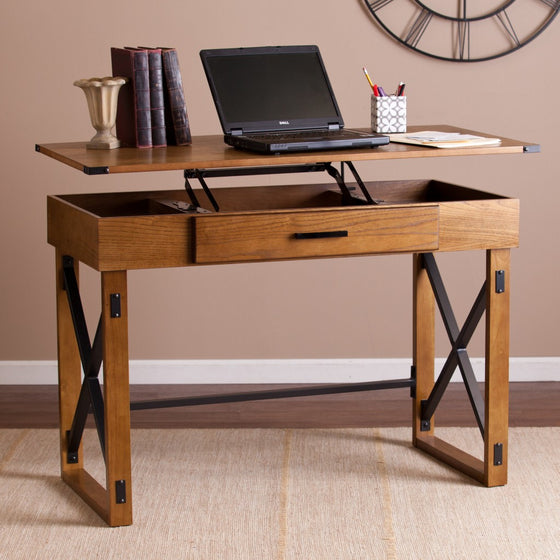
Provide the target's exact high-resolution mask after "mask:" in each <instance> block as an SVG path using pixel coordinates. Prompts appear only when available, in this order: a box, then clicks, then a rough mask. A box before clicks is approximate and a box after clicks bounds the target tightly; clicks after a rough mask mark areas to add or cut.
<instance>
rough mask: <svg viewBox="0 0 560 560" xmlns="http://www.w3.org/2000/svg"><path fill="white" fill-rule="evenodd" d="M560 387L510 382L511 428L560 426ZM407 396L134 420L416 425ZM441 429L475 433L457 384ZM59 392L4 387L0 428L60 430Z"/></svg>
mask: <svg viewBox="0 0 560 560" xmlns="http://www.w3.org/2000/svg"><path fill="white" fill-rule="evenodd" d="M273 387H282V386H278V385H276V386H271V385H266V386H254V385H226V386H224V385H133V386H131V390H130V392H131V400H133V401H134V400H150V399H160V398H168V397H185V396H190V395H202V394H212V393H224V392H228V391H231V392H236V391H248V390H253V389H254V390H259V389H269V388H273ZM559 402H560V382H541V383H511V384H510V426H560V407H559V405H558V403H559ZM411 406H412V403H411V399H410V392H409V390H408V389H392V390H385V391H374V392H365V393H346V394H342V395H326V396H319V397H297V398H291V399H275V400H268V401H251V402H242V403H230V404H219V405H204V406H194V407H183V408H167V409H157V410H137V411H133V412H132V413H131V418H132V427H134V428H260V427H264V428H303V427H306V428H307V427H309V428H323V427H327V428H331V427H370V426H375V427H387V426H410V421H411V420H410V416H411ZM435 422H436V425H438V426H476V423H475V420H474V416H473V413H472V410H471V408H470V404H469V401H468V398H467V395H466V391H465V389H464V387H463V385H462V384H460V383H452V384H450V386H449V388H448V391H447V392H446V394H445V396H444V398H443V399H442V401H441V403H440V406H439V408H438V410H437V413H436V417H435ZM57 425H58V409H57V387H56V386H54V385H41V386H36V385H31V386H30V385H3V386H1V387H0V428H54V427H56V426H57Z"/></svg>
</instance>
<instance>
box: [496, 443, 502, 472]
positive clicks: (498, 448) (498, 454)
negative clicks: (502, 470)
mask: <svg viewBox="0 0 560 560" xmlns="http://www.w3.org/2000/svg"><path fill="white" fill-rule="evenodd" d="M503 464H504V445H503V444H502V443H495V444H494V465H495V466H496V467H500V466H501V465H503Z"/></svg>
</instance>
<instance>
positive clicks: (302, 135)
mask: <svg viewBox="0 0 560 560" xmlns="http://www.w3.org/2000/svg"><path fill="white" fill-rule="evenodd" d="M248 136H250V137H251V138H253V139H256V140H263V141H265V142H266V141H270V140H276V141H278V140H282V141H286V140H305V139H321V138H348V137H354V136H356V132H354V131H347V130H344V129H343V130H297V131H293V132H287V131H285V132H282V131H280V132H266V133H262V134H250V135H248Z"/></svg>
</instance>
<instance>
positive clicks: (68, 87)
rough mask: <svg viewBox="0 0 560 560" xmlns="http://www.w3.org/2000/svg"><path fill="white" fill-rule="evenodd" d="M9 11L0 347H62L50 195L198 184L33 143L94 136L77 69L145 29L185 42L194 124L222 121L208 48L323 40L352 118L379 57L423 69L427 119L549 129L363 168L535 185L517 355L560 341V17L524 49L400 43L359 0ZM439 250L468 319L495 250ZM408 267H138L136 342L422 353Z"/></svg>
mask: <svg viewBox="0 0 560 560" xmlns="http://www.w3.org/2000/svg"><path fill="white" fill-rule="evenodd" d="M2 11H3V15H2V20H1V22H0V30H1V33H0V37H1V39H0V40H1V41H2V48H1V49H0V53H1V54H0V56H1V57H2V66H1V68H2V74H3V77H2V88H1V100H2V104H1V107H2V113H1V123H2V126H1V143H2V145H1V151H0V153H1V154H2V156H1V157H2V165H1V167H0V173H1V177H2V179H1V183H0V184H1V189H2V203H1V204H0V212H1V219H0V251H1V255H0V259H1V262H2V274H1V276H0V283H1V284H0V298H1V299H0V309H1V313H2V315H1V320H0V360H38V359H54V358H55V349H56V343H55V330H54V328H55V309H54V278H53V276H54V274H53V264H54V250H53V248H52V247H50V246H48V245H47V244H46V240H45V239H46V231H45V230H46V226H45V198H46V195H47V194H51V193H56V194H59V193H69V192H84V193H85V192H102V191H110V190H116V189H121V190H134V189H146V188H160V187H161V188H163V187H165V188H181V187H182V176H181V173H166V174H135V175H129V176H123V175H118V176H109V177H87V176H85V175H83V174H81V173H79V172H77V171H75V170H73V169H70V168H67V167H64V166H63V165H60V164H57V163H56V162H54V161H53V160H50V159H48V158H46V157H43V156H41V155H39V154H36V153H35V152H34V145H35V143H40V142H62V141H72V140H86V139H88V138H89V137H91V135H92V134H93V129H92V128H91V125H90V124H89V119H88V116H87V109H86V104H85V99H84V96H83V93H82V92H81V91H80V90H79V89H78V88H75V87H73V86H72V82H73V81H74V80H76V79H78V78H85V77H91V76H95V75H105V74H108V73H110V58H109V48H110V47H111V46H124V45H137V44H159V45H161V44H164V45H171V46H175V47H177V48H178V51H179V55H180V60H181V66H182V71H183V76H184V83H185V93H186V96H187V102H188V110H189V114H190V118H191V127H192V131H193V133H194V134H195V135H196V134H209V133H212V134H213V133H219V132H220V129H219V123H218V119H217V116H216V113H215V110H214V106H213V104H212V101H211V97H210V93H209V90H208V86H207V84H206V81H205V78H204V76H203V72H202V68H201V64H200V61H199V59H198V51H199V50H200V49H202V48H213V47H229V46H251V45H262V44H306V43H313V44H318V45H319V46H320V47H321V50H322V53H323V57H324V59H325V62H326V65H327V69H328V71H329V74H330V77H331V80H332V82H333V86H334V89H335V91H336V92H337V96H338V101H339V104H340V106H341V109H342V111H343V114H344V116H345V120H346V124H347V125H349V126H364V125H367V124H368V120H369V95H370V91H369V89H368V87H367V83H366V82H365V80H364V77H363V75H362V71H361V68H362V66H364V65H365V66H367V67H368V68H369V70H370V73H372V74H373V75H374V77H375V79H376V80H378V81H380V82H381V83H384V84H388V85H390V86H391V87H392V84H396V83H398V82H399V81H400V80H405V81H406V82H407V93H408V112H409V122H410V123H411V124H429V123H432V124H433V123H450V124H456V125H459V126H464V127H468V128H473V129H475V130H477V129H478V130H485V131H488V132H491V133H494V134H499V135H503V136H510V137H514V138H518V139H521V140H526V141H532V142H538V143H540V144H541V145H542V153H541V154H537V155H524V156H503V157H489V156H487V157H479V158H456V159H453V158H442V159H437V160H430V161H413V160H410V161H397V162H367V163H362V164H359V166H358V169H359V171H360V172H361V174H362V176H363V177H364V178H365V179H385V178H387V179H395V178H428V177H434V178H440V179H444V180H448V181H452V182H456V183H459V184H465V185H469V186H474V187H478V188H482V189H487V190H491V191H495V192H499V193H503V194H506V195H510V196H515V197H520V198H521V201H522V202H521V208H522V222H521V239H522V242H521V247H520V248H519V249H517V250H515V251H514V253H513V276H512V290H513V293H512V355H513V356H554V355H558V334H557V328H556V326H557V321H558V310H559V309H560V305H559V303H560V302H559V299H560V296H559V290H558V289H556V288H557V284H558V277H559V276H560V260H559V259H558V258H557V257H558V239H559V238H560V226H559V222H558V218H557V216H558V207H559V206H560V189H559V188H558V186H557V184H556V176H557V170H558V165H559V164H558V161H559V157H560V144H559V142H558V131H559V130H560V117H559V110H558V105H557V102H556V99H555V98H556V96H557V93H558V91H559V90H560V87H559V86H560V73H559V72H558V53H559V52H560V34H559V32H558V30H559V26H560V19H558V21H555V22H554V23H553V24H552V26H551V27H550V28H549V29H548V30H547V31H546V32H545V33H544V34H543V35H542V36H541V37H539V38H538V39H537V40H536V41H535V42H533V43H531V44H530V45H528V46H526V47H525V48H523V49H522V50H520V51H519V52H517V53H514V54H511V55H509V56H507V57H504V58H500V59H497V60H494V61H489V62H483V63H476V64H456V63H447V62H441V61H437V60H433V59H430V58H427V57H423V56H420V55H417V54H415V53H413V52H411V51H409V50H407V49H405V48H402V47H401V46H400V45H398V44H397V43H396V42H395V41H394V40H392V39H390V38H388V37H387V36H386V35H385V34H384V33H383V32H382V31H381V30H380V29H379V28H377V27H376V25H375V24H374V23H373V21H372V20H371V17H370V16H369V14H368V13H366V11H365V9H364V8H363V5H362V2H361V1H360V0H346V1H341V0H304V1H302V0H284V1H282V2H263V1H262V0H237V1H231V0H215V1H209V2H195V1H193V0H160V1H159V2H157V3H154V2H152V1H150V2H147V1H145V0H134V1H131V0H120V1H117V2H116V1H114V0H113V1H110V2H109V1H107V0H98V1H96V2H83V3H82V2H75V1H73V2H70V1H69V0H51V2H33V3H26V2H18V3H16V2H10V3H9V5H7V6H4V7H3V9H2ZM259 180H260V181H263V179H262V178H260V179H259ZM282 180H283V181H286V178H285V177H284V178H283V179H282ZM306 180H307V179H306ZM440 262H441V266H442V269H443V272H444V274H445V275H446V276H447V277H448V278H449V281H450V282H452V283H454V285H453V287H452V288H450V293H451V297H452V299H453V300H454V301H456V303H457V308H458V310H459V311H458V318H459V321H460V322H462V320H463V318H464V315H465V313H466V312H467V308H468V306H469V305H470V302H471V300H472V299H473V298H474V296H475V295H476V293H477V291H478V289H479V287H480V283H481V282H482V274H483V267H484V256H483V255H481V254H477V253H465V254H460V255H442V258H441V260H440ZM410 276H411V258H410V257H409V256H403V257H379V258H357V259H339V260H333V261H328V260H324V261H315V262H291V263H273V264H265V265H235V266H229V267H207V268H200V269H196V270H194V269H192V270H163V271H146V272H132V273H130V274H129V285H130V288H129V298H130V318H131V324H130V343H131V357H132V358H135V359H144V358H146V359H147V358H153V359H157V358H288V357H292V358H315V357H324V358H342V357H383V356H386V357H405V356H409V355H410V352H411V336H410V331H411V327H410V319H411V277H410ZM82 281H83V286H84V289H85V290H86V291H87V290H89V291H90V295H88V296H87V297H85V303H86V305H87V307H88V309H90V313H91V316H92V317H95V315H96V314H97V313H98V302H97V298H98V293H99V288H98V284H97V275H96V273H94V272H93V271H90V270H87V269H86V270H83V272H82ZM95 319H96V317H95ZM474 344H475V346H474V348H473V350H472V351H471V353H472V354H473V355H481V354H482V347H481V344H480V337H478V338H477V339H476V340H475V341H474ZM441 348H442V350H441V351H440V352H439V353H440V354H441V355H443V354H444V353H445V349H446V346H445V344H443V343H442V345H441Z"/></svg>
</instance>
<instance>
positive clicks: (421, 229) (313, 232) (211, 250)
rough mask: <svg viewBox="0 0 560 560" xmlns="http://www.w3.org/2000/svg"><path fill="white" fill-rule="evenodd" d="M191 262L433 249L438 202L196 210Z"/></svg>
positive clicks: (437, 230) (436, 234)
mask: <svg viewBox="0 0 560 560" xmlns="http://www.w3.org/2000/svg"><path fill="white" fill-rule="evenodd" d="M194 220H195V243H194V261H195V262H196V263H201V264H202V263H206V264H210V263H226V262H247V261H262V260H278V259H297V258H309V257H335V256H344V255H365V254H371V253H398V252H422V251H435V250H437V249H438V238H439V209H438V205H437V204H433V205H432V204H427V205H422V206H415V207H398V208H396V207H390V208H389V207H384V208H380V207H374V208H372V207H368V208H367V209H364V208H363V207H359V208H337V209H332V210H305V211H293V210H292V211H285V212H283V211H278V212H262V213H260V212H258V213H239V214H238V213H235V214H214V215H201V216H197V217H195V218H194Z"/></svg>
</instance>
